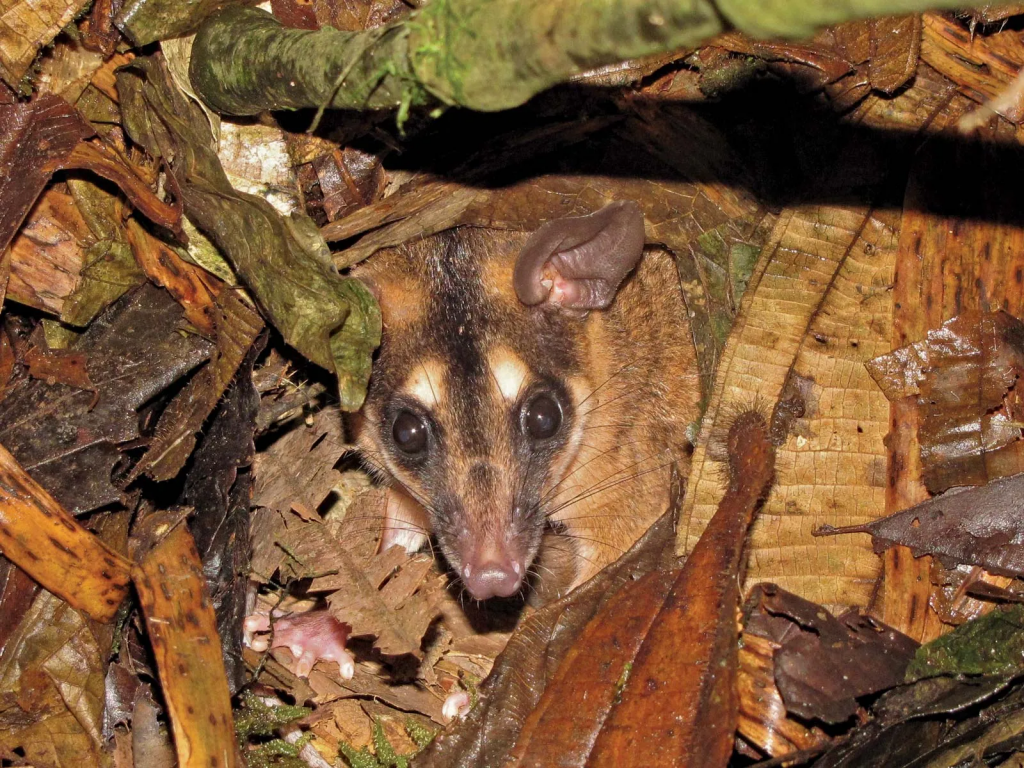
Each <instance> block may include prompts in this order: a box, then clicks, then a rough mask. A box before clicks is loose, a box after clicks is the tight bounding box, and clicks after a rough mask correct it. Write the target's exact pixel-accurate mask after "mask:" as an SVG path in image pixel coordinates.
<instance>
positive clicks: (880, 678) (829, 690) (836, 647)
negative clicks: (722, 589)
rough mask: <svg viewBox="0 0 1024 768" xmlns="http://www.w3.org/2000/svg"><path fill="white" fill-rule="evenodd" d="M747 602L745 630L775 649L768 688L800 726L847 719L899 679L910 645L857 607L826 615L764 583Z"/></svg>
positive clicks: (909, 656)
mask: <svg viewBox="0 0 1024 768" xmlns="http://www.w3.org/2000/svg"><path fill="white" fill-rule="evenodd" d="M750 603H751V604H750V611H749V613H748V615H747V619H746V631H747V632H748V633H750V634H753V635H759V636H761V637H764V638H768V639H770V640H771V641H772V642H773V644H776V645H778V648H777V649H776V650H775V652H774V656H773V660H774V668H775V670H774V675H775V684H776V685H777V686H778V689H779V691H780V693H781V694H782V698H783V701H784V702H785V704H786V709H787V711H788V712H790V713H792V714H793V715H796V716H798V717H799V718H801V719H802V720H803V721H804V722H808V721H815V720H818V721H823V722H825V723H830V724H836V723H841V722H843V721H845V720H847V719H849V718H851V717H852V716H853V715H854V714H855V713H856V711H857V708H858V706H859V705H858V702H857V699H858V698H861V697H864V696H868V695H871V694H875V693H879V692H881V691H885V690H888V689H889V688H892V687H894V686H896V685H899V684H900V683H901V682H903V673H904V671H905V670H906V668H907V665H908V664H909V663H910V661H911V660H912V659H913V658H914V653H915V652H916V651H917V648H918V645H917V643H915V642H914V641H913V640H911V639H910V638H908V637H907V636H906V635H902V634H900V633H899V632H897V631H895V630H894V629H892V628H891V627H887V626H885V625H884V624H880V623H879V622H877V621H874V620H873V619H871V618H869V617H867V616H865V615H864V614H863V613H861V611H859V610H858V609H855V608H851V609H848V610H847V611H844V612H843V613H842V614H841V615H839V616H838V617H836V616H832V615H831V614H829V613H828V612H827V611H825V610H823V609H822V607H821V606H820V605H816V604H815V603H811V602H809V601H807V600H803V599H801V598H799V597H797V596H796V595H794V594H791V593H789V592H786V591H785V590H781V589H778V588H777V587H776V586H775V585H772V584H765V585H760V586H759V587H758V588H755V590H754V593H753V595H752V596H751V600H750Z"/></svg>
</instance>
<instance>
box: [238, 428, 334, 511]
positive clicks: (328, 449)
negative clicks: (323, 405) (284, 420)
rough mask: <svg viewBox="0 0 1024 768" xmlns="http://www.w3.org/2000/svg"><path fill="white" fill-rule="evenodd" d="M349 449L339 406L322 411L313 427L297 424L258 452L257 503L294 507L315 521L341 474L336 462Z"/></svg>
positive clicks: (256, 471)
mask: <svg viewBox="0 0 1024 768" xmlns="http://www.w3.org/2000/svg"><path fill="white" fill-rule="evenodd" d="M347 449H348V445H347V444H346V443H345V437H344V432H343V430H342V423H341V413H339V412H338V411H337V410H336V409H334V408H327V409H324V410H322V411H319V412H318V413H317V414H316V416H314V417H313V423H312V424H311V425H309V426H306V425H305V424H297V425H296V426H295V427H294V428H292V429H291V431H289V432H288V433H287V434H285V435H283V436H282V437H280V438H278V439H277V440H276V441H275V442H274V444H273V445H271V446H270V447H269V448H267V449H266V450H265V451H261V452H260V453H259V454H258V455H257V457H256V463H255V465H254V471H255V474H256V485H255V488H254V489H253V498H252V503H253V506H257V507H267V508H268V509H274V510H277V511H279V512H282V513H287V512H289V511H290V510H293V509H294V510H295V511H296V512H298V513H299V514H300V515H301V516H302V518H303V519H305V520H312V519H313V518H314V517H315V516H316V510H317V508H318V507H319V506H320V504H321V503H322V502H323V500H324V499H325V498H326V496H327V494H328V493H330V492H331V489H332V488H333V487H334V486H335V484H336V483H337V482H338V478H339V477H340V476H341V475H340V473H339V472H338V471H337V470H335V469H334V465H335V464H336V463H337V461H338V459H339V458H341V455H342V454H343V453H344V452H345V451H346V450H347Z"/></svg>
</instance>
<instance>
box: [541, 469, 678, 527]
mask: <svg viewBox="0 0 1024 768" xmlns="http://www.w3.org/2000/svg"><path fill="white" fill-rule="evenodd" d="M651 458H653V457H651ZM646 460H647V459H644V460H643V461H646ZM641 463H643V462H642V461H641V462H637V463H636V464H635V465H634V466H636V465H638V464H641ZM674 463H675V458H673V459H672V460H671V461H667V462H665V463H663V464H658V465H656V466H654V467H651V468H649V469H645V470H643V471H641V472H636V473H633V474H632V475H629V476H627V477H622V478H619V479H618V480H614V481H611V482H608V480H610V478H611V477H614V476H615V475H617V474H619V473H618V472H616V473H614V474H613V475H611V476H610V477H609V478H606V479H605V480H602V481H601V482H600V483H598V484H595V485H593V486H591V487H590V488H588V489H587V490H584V491H581V492H580V493H579V494H577V495H576V496H574V497H573V498H570V499H567V500H566V501H564V502H562V503H560V504H559V505H558V506H557V507H554V508H553V509H550V510H547V511H545V512H544V516H545V517H551V516H552V515H554V514H556V513H558V512H559V511H561V510H563V509H565V508H566V507H568V506H571V505H572V504H575V503H577V502H579V501H583V500H585V499H589V498H591V497H593V496H596V495H597V494H599V493H604V492H605V491H608V490H611V489H612V488H615V487H617V486H619V485H622V484H623V483H627V482H632V481H633V480H636V479H638V478H641V477H643V476H644V475H648V474H650V473H652V472H658V471H660V470H662V469H664V468H666V467H671V466H672V465H673V464H674Z"/></svg>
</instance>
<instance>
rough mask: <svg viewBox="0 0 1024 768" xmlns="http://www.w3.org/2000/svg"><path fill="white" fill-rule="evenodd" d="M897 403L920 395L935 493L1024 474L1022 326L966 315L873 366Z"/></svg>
mask: <svg viewBox="0 0 1024 768" xmlns="http://www.w3.org/2000/svg"><path fill="white" fill-rule="evenodd" d="M868 370H869V371H870V372H871V374H872V376H873V377H874V378H875V381H876V382H878V385H879V386H880V387H881V388H882V390H883V392H885V394H886V397H888V398H889V400H891V401H893V402H898V401H899V400H901V399H903V398H907V397H911V396H914V395H916V396H917V404H918V430H917V433H918V442H919V444H920V452H921V473H922V480H923V481H924V483H925V485H926V486H927V488H928V490H929V491H930V492H931V493H933V494H934V493H941V492H942V491H945V490H948V489H949V488H954V487H960V486H969V485H984V484H985V483H986V482H988V481H989V480H993V479H995V478H999V477H1006V476H1007V475H1012V474H1015V473H1018V472H1021V471H1024V451H1022V446H1021V445H1020V444H1019V442H1020V439H1021V430H1020V422H1021V418H1022V415H1024V414H1022V413H1021V411H1022V410H1024V408H1022V406H1021V404H1020V400H1019V397H1018V396H1017V393H1016V390H1015V388H1014V387H1015V385H1016V383H1017V380H1018V379H1019V378H1020V376H1021V374H1022V373H1024V323H1021V322H1020V321H1019V320H1017V319H1016V318H1014V317H1012V316H1011V315H1009V314H1007V313H1005V312H994V313H985V314H980V313H976V312H967V313H965V314H962V315H958V316H957V317H955V318H953V319H951V320H948V321H946V322H945V323H943V324H942V326H941V327H940V328H936V329H934V330H931V331H929V332H928V336H927V339H926V340H924V341H920V342H917V343H915V344H911V345H909V346H906V347H901V348H900V349H897V350H894V351H893V352H891V353H889V354H888V355H883V356H882V357H879V358H876V359H875V360H872V361H871V363H869V365H868Z"/></svg>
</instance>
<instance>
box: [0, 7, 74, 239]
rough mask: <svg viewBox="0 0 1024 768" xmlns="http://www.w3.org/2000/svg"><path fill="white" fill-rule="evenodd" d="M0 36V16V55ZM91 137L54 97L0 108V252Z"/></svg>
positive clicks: (68, 108)
mask: <svg viewBox="0 0 1024 768" xmlns="http://www.w3.org/2000/svg"><path fill="white" fill-rule="evenodd" d="M18 4H19V5H20V4H21V3H18ZM0 13H2V8H0ZM3 32H4V26H3V16H2V15H0V51H2V50H3V43H2V40H3ZM0 69H2V62H0ZM93 132H94V131H93V128H92V126H91V125H89V123H88V122H86V120H85V119H84V118H83V117H82V116H81V115H80V114H79V113H78V112H77V111H76V110H75V109H74V108H73V107H72V106H71V105H69V104H68V103H67V102H66V101H64V100H63V99H61V98H58V97H57V96H40V97H39V98H37V99H33V100H32V101H30V102H28V103H27V104H0V200H3V201H4V205H3V208H2V209H0V250H2V249H6V248H7V245H8V244H9V243H10V242H11V240H12V239H13V237H14V235H15V233H16V232H17V231H18V228H19V227H20V226H21V223H22V221H23V220H24V218H25V216H26V215H27V214H28V212H29V211H30V210H31V209H32V206H33V205H34V204H35V201H36V198H38V196H39V193H40V192H42V190H43V187H44V186H45V185H46V183H47V181H49V179H50V175H51V174H52V173H53V172H54V171H55V170H57V169H58V168H60V167H62V164H63V162H64V160H65V159H66V158H67V157H68V155H69V154H70V153H71V151H72V150H73V149H74V148H75V147H76V146H77V145H78V143H79V141H80V140H81V139H84V138H86V137H87V136H91V135H92V134H93Z"/></svg>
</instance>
